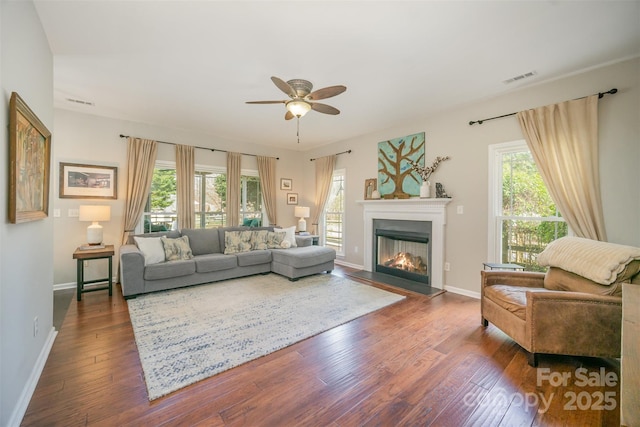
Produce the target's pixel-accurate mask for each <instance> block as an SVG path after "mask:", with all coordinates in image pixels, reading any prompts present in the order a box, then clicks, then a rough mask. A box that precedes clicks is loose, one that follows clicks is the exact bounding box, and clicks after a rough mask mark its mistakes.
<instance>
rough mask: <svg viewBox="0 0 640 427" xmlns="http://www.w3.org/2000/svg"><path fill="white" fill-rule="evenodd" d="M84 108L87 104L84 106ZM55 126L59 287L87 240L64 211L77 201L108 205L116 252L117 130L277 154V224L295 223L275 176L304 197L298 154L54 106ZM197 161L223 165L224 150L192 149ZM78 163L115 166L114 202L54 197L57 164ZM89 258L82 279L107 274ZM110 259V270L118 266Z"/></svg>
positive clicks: (168, 149)
mask: <svg viewBox="0 0 640 427" xmlns="http://www.w3.org/2000/svg"><path fill="white" fill-rule="evenodd" d="M88 108H89V107H88ZM54 123H55V127H56V144H55V149H54V153H53V162H52V164H53V171H54V173H53V176H52V179H53V181H54V187H55V189H54V192H53V193H52V197H51V200H52V209H60V213H61V216H60V217H59V218H54V225H55V226H54V239H53V240H54V283H55V284H56V286H60V287H64V286H69V285H72V284H75V282H76V261H75V260H74V259H73V258H72V253H73V251H74V250H75V248H77V247H78V246H79V245H81V244H83V243H84V242H85V241H86V229H87V225H88V223H83V222H80V221H78V218H74V217H69V216H68V211H69V209H77V208H78V206H80V205H81V204H89V203H96V204H106V205H110V206H111V221H109V222H105V223H102V226H103V230H104V241H105V243H113V244H114V245H115V246H116V252H117V250H118V248H119V246H120V245H119V243H120V239H121V231H122V221H123V218H122V212H123V210H124V200H125V193H126V177H127V175H126V162H127V150H126V140H125V139H122V138H120V137H119V135H120V134H124V135H131V136H137V137H141V138H148V139H155V140H159V141H167V142H172V143H177V144H185V145H194V146H199V147H207V148H209V147H210V148H217V149H219V150H227V151H236V152H242V153H248V154H257V155H265V156H274V157H279V158H280V160H278V161H277V166H276V174H277V186H278V190H277V192H276V193H277V195H278V207H277V212H278V217H277V223H278V225H282V226H287V225H295V224H296V223H297V220H296V218H295V217H294V216H293V206H290V205H287V204H286V199H285V197H286V193H287V192H286V191H281V190H280V189H279V188H280V178H281V177H284V178H291V179H292V180H293V186H294V188H293V190H292V191H293V192H298V193H300V194H299V196H300V201H301V202H302V200H304V199H305V197H304V193H303V192H301V191H300V190H302V186H301V183H302V182H303V177H304V173H305V170H304V166H306V165H301V164H300V162H298V161H297V160H298V158H299V156H300V153H299V152H296V151H290V150H284V149H271V148H269V147H265V146H261V145H257V144H251V143H238V142H232V141H225V140H223V139H220V138H216V137H212V136H208V135H202V134H196V133H192V132H186V131H181V130H176V129H169V128H160V127H156V126H150V125H146V124H142V123H134V122H128V121H124V120H115V119H108V118H103V117H97V116H93V115H90V114H83V113H77V112H71V111H68V110H62V109H56V110H55V114H54ZM195 156H196V164H197V165H208V166H221V167H226V153H223V152H220V151H214V152H211V151H206V150H196V154H195ZM158 160H167V161H174V160H175V148H174V147H173V146H172V145H168V144H159V146H158ZM60 162H64V163H82V164H95V165H104V166H116V167H117V168H118V198H117V200H111V199H107V200H104V201H102V200H99V201H97V200H83V199H66V198H63V199H61V198H59V185H58V183H59V168H60V166H59V164H60ZM242 168H243V169H252V170H257V169H258V165H257V161H256V158H255V157H253V156H243V157H242ZM103 261H104V262H100V261H92V262H90V263H89V266H88V268H87V270H86V278H87V279H91V278H100V277H106V272H107V270H106V269H107V265H108V264H107V261H106V260H103ZM116 264H117V263H116V262H115V260H114V269H116V268H117V266H116Z"/></svg>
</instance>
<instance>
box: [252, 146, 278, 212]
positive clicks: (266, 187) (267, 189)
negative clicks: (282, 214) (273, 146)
mask: <svg viewBox="0 0 640 427" xmlns="http://www.w3.org/2000/svg"><path fill="white" fill-rule="evenodd" d="M257 158H258V175H259V176H260V187H262V200H263V201H264V207H265V209H266V210H267V217H268V218H269V224H270V225H276V219H277V218H278V215H277V214H276V159H275V158H274V157H265V156H257Z"/></svg>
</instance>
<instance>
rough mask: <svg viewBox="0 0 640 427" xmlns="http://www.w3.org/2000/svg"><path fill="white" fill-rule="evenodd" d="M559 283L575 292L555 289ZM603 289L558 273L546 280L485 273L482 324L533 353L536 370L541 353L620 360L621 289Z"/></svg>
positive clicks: (536, 276) (530, 275)
mask: <svg viewBox="0 0 640 427" xmlns="http://www.w3.org/2000/svg"><path fill="white" fill-rule="evenodd" d="M550 276H551V278H550ZM554 278H558V279H559V281H560V283H569V284H570V285H569V286H567V287H568V288H571V289H572V290H555V289H557V288H563V287H564V286H551V285H550V284H549V283H551V282H552V281H553V280H552V279H554ZM545 284H546V285H547V286H546V287H545ZM594 286H595V287H594ZM600 286H601V285H598V284H596V283H593V282H591V281H589V280H587V279H584V278H581V277H579V276H577V275H575V274H573V273H569V272H566V271H562V270H560V269H554V268H551V269H550V271H549V272H547V273H546V274H545V273H532V272H516V271H496V270H494V271H482V292H481V295H482V297H481V310H482V324H483V325H484V326H488V324H489V322H491V323H493V324H494V325H495V326H497V327H498V328H500V329H501V330H502V331H503V332H505V333H506V334H507V335H509V336H510V337H511V338H512V339H513V340H514V341H515V342H517V343H518V344H519V345H520V346H521V347H522V348H524V349H525V350H526V351H527V352H528V362H529V365H531V366H537V363H538V354H539V353H547V354H565V355H573V356H592V357H608V358H618V357H620V348H621V347H620V343H621V323H622V297H621V294H620V292H619V288H620V289H621V285H620V286H617V285H616V286H614V287H611V286H607V287H603V289H600ZM550 288H551V289H550ZM554 288H555V289H554ZM604 288H606V289H604ZM599 293H600V294H599ZM601 293H611V294H613V295H602V294H601Z"/></svg>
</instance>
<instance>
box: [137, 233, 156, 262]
mask: <svg viewBox="0 0 640 427" xmlns="http://www.w3.org/2000/svg"><path fill="white" fill-rule="evenodd" d="M133 240H134V241H135V242H136V246H138V249H140V252H142V256H143V257H144V265H145V266H146V265H151V264H158V263H160V262H164V246H163V245H162V241H161V240H160V237H135V236H134V238H133Z"/></svg>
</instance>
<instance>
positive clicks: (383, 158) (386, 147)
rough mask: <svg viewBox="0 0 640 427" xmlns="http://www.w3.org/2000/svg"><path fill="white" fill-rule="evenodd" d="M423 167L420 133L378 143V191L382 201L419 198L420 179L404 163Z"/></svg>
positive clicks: (422, 142)
mask: <svg viewBox="0 0 640 427" xmlns="http://www.w3.org/2000/svg"><path fill="white" fill-rule="evenodd" d="M409 159H410V160H413V161H414V162H416V163H417V164H419V165H424V132H421V133H416V134H414V135H408V136H404V137H402V138H395V139H390V140H388V141H383V142H379V143H378V191H380V196H382V197H384V198H385V199H407V198H409V197H411V196H419V195H420V185H421V184H422V179H421V178H420V175H418V173H417V172H416V171H414V170H413V169H412V168H411V165H410V164H409V162H408V161H407V160H409Z"/></svg>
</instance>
